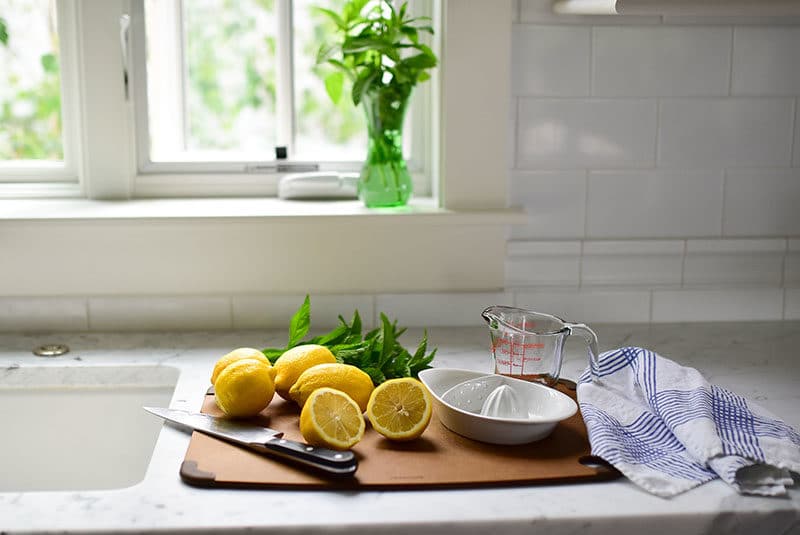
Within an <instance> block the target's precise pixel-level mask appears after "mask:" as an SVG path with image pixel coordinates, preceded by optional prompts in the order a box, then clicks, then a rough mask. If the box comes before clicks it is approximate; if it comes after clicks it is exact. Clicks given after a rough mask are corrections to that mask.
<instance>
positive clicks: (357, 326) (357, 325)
mask: <svg viewBox="0 0 800 535" xmlns="http://www.w3.org/2000/svg"><path fill="white" fill-rule="evenodd" d="M350 334H351V335H353V334H357V335H358V336H359V337H361V316H359V315H358V310H357V309H356V311H355V312H354V313H353V322H352V323H351V324H350Z"/></svg>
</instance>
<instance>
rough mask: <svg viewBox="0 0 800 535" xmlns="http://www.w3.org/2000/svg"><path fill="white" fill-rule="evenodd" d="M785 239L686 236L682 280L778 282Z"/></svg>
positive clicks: (695, 282)
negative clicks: (730, 238)
mask: <svg viewBox="0 0 800 535" xmlns="http://www.w3.org/2000/svg"><path fill="white" fill-rule="evenodd" d="M785 250H786V241H785V240H688V241H687V242H686V261H685V263H684V272H683V282H684V284H685V285H687V286H691V285H706V284H720V285H721V284H728V285H733V284H737V285H738V284H747V285H752V284H757V285H771V286H779V285H780V284H781V280H782V276H783V258H784V252H785Z"/></svg>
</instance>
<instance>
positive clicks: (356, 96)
mask: <svg viewBox="0 0 800 535" xmlns="http://www.w3.org/2000/svg"><path fill="white" fill-rule="evenodd" d="M379 73H380V71H379V70H372V69H365V70H363V71H361V73H360V74H359V75H358V78H357V79H356V81H355V82H353V91H352V98H353V104H355V105H356V106H358V105H359V104H361V101H362V100H363V99H364V95H365V94H366V93H367V91H369V87H370V85H372V82H373V80H375V78H376V77H377V76H378V74H379Z"/></svg>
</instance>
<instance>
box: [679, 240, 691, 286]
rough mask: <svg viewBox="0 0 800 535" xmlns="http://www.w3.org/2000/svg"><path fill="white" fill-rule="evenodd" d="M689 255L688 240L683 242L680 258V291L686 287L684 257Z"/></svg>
mask: <svg viewBox="0 0 800 535" xmlns="http://www.w3.org/2000/svg"><path fill="white" fill-rule="evenodd" d="M687 254H689V240H683V255H682V256H681V289H684V288H685V287H686V286H685V285H686V255H687Z"/></svg>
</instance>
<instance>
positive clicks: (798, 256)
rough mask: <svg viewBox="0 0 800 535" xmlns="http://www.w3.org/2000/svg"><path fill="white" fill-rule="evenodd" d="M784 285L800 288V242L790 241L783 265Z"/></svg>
mask: <svg viewBox="0 0 800 535" xmlns="http://www.w3.org/2000/svg"><path fill="white" fill-rule="evenodd" d="M783 284H784V285H785V286H800V240H789V247H788V250H787V251H786V259H785V261H784V265H783Z"/></svg>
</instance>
